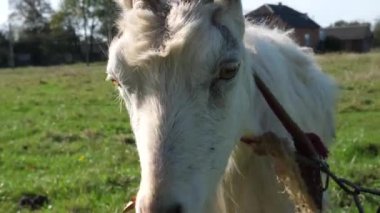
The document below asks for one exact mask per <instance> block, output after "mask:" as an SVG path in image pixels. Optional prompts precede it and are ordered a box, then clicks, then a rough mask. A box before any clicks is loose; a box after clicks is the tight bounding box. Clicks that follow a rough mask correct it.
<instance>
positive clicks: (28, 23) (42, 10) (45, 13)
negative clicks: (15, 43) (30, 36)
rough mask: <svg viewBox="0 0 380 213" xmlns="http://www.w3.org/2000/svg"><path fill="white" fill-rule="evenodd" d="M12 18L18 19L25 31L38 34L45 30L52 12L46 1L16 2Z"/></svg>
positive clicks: (26, 0)
mask: <svg viewBox="0 0 380 213" xmlns="http://www.w3.org/2000/svg"><path fill="white" fill-rule="evenodd" d="M13 4H14V8H15V11H14V14H13V16H15V17H18V18H20V20H21V22H22V26H23V28H24V30H25V31H28V32H31V33H39V32H41V31H42V30H44V29H45V27H46V26H47V24H48V22H49V17H50V15H51V14H52V12H53V10H52V8H51V6H50V4H49V3H48V2H47V1H46V0H17V1H15V2H14V3H13Z"/></svg>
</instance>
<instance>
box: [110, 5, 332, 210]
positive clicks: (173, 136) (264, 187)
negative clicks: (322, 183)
mask: <svg viewBox="0 0 380 213" xmlns="http://www.w3.org/2000/svg"><path fill="white" fill-rule="evenodd" d="M127 1H128V0H127ZM123 2H124V3H123V4H124V6H125V5H128V6H129V7H130V6H131V5H132V4H131V3H129V4H127V3H125V2H126V1H123ZM230 4H238V5H235V6H234V5H229V6H228V7H227V6H226V5H224V4H223V2H222V4H219V3H208V4H205V5H204V4H200V3H196V4H187V3H183V4H182V3H173V7H172V9H171V11H170V13H169V14H168V15H167V16H166V17H164V18H163V17H161V16H157V15H156V14H154V13H153V12H151V11H149V10H147V9H130V8H125V10H124V12H123V18H122V19H121V20H120V31H121V33H122V35H121V36H120V38H118V39H116V40H115V41H114V42H113V43H112V45H111V47H110V59H109V63H108V67H107V74H108V76H109V78H111V79H115V80H118V81H119V82H120V84H121V86H120V87H119V91H120V94H121V96H122V97H123V99H124V100H125V103H126V107H127V109H128V111H129V114H130V118H131V119H130V120H131V125H132V128H133V131H134V134H135V137H136V142H137V149H138V153H139V156H140V163H141V169H142V171H141V175H142V177H141V184H140V191H139V193H138V201H137V212H143V213H154V212H163V211H164V209H168V207H169V206H171V205H173V204H175V203H180V204H181V205H182V207H183V212H186V213H187V212H199V213H202V212H203V213H206V212H218V213H219V212H226V213H234V212H238V213H244V212H247V213H248V212H249V213H251V212H293V211H294V205H293V204H292V203H291V202H290V201H289V199H288V198H287V196H286V195H285V194H284V192H283V189H282V188H281V186H280V185H279V184H278V183H277V181H276V177H275V174H274V170H273V168H272V165H271V160H270V159H269V158H268V157H263V156H257V155H255V154H254V153H253V152H252V151H251V150H250V148H249V147H247V145H245V144H241V143H239V139H240V137H242V136H243V135H246V134H253V135H261V134H263V133H265V132H267V131H272V132H275V133H276V134H277V135H279V136H280V137H286V138H289V139H290V137H289V135H288V134H287V133H286V131H285V130H284V128H283V127H282V126H281V124H280V123H279V121H278V120H277V118H276V117H275V116H274V115H273V113H272V112H271V110H270V109H269V108H268V106H267V104H266V102H265V101H264V100H263V98H262V97H261V94H260V93H259V92H258V90H257V88H256V86H255V84H254V81H253V78H252V74H253V73H257V74H258V75H259V76H260V77H261V78H262V79H263V80H264V81H265V83H266V84H267V86H268V87H269V88H270V89H271V91H272V92H273V93H274V94H275V96H276V97H277V98H278V99H279V101H280V102H281V104H282V105H283V106H284V107H285V109H286V110H287V111H288V113H289V114H290V115H291V116H292V118H293V119H294V120H295V121H296V122H297V123H298V124H299V125H300V126H301V127H302V128H303V130H304V131H307V132H314V133H316V134H318V135H319V136H320V137H321V138H322V139H323V141H325V142H329V141H331V140H332V138H333V136H334V116H333V114H334V103H335V90H336V89H335V86H334V83H333V82H332V81H331V80H330V79H329V78H328V77H327V76H326V75H325V74H323V73H322V72H321V71H320V68H319V67H318V66H317V65H316V63H315V61H314V59H313V58H312V55H311V54H306V53H304V52H303V51H302V49H301V48H300V47H298V46H297V45H296V44H295V43H294V42H293V41H292V40H291V39H290V38H289V37H288V36H287V35H286V34H285V33H282V32H277V31H271V30H267V29H264V28H261V27H255V26H251V25H249V24H246V28H245V34H244V35H243V31H244V30H243V29H244V28H242V27H243V26H244V22H243V21H242V18H239V17H242V14H241V5H240V2H239V1H230ZM220 8H221V9H222V12H220V13H217V12H215V11H217V10H218V9H220ZM231 8H232V9H231ZM213 21H217V22H218V23H219V24H222V25H224V26H226V27H227V28H228V29H229V30H230V31H231V34H232V35H233V36H234V38H235V39H237V41H238V46H235V47H234V48H233V49H231V48H226V46H225V44H226V42H225V40H224V38H223V36H222V34H221V33H220V31H219V30H218V28H217V27H215V26H214V24H215V23H213ZM165 33H168V35H169V36H167V37H165V35H166V34H165ZM243 37H244V38H243ZM226 59H229V60H230V59H234V60H238V61H240V62H241V66H240V70H239V72H238V74H237V76H236V77H235V78H234V79H232V80H230V81H221V80H219V81H217V82H218V83H217V84H216V86H215V87H216V88H217V89H215V88H214V87H212V88H211V87H210V85H211V83H212V82H213V80H215V79H216V78H217V76H218V73H219V72H218V70H219V67H220V66H222V65H223V61H224V60H226ZM214 89H215V90H214ZM215 91H217V92H215Z"/></svg>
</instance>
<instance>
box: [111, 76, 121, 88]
mask: <svg viewBox="0 0 380 213" xmlns="http://www.w3.org/2000/svg"><path fill="white" fill-rule="evenodd" d="M111 82H112V84H113V85H115V86H116V87H120V83H119V81H118V80H116V79H114V78H113V79H111Z"/></svg>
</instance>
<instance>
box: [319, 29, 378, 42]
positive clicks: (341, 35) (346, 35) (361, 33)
mask: <svg viewBox="0 0 380 213" xmlns="http://www.w3.org/2000/svg"><path fill="white" fill-rule="evenodd" d="M323 31H324V34H325V36H330V37H335V38H338V39H341V40H357V39H365V38H368V37H371V36H372V34H371V30H370V27H369V25H360V26H347V27H328V28H325V29H323Z"/></svg>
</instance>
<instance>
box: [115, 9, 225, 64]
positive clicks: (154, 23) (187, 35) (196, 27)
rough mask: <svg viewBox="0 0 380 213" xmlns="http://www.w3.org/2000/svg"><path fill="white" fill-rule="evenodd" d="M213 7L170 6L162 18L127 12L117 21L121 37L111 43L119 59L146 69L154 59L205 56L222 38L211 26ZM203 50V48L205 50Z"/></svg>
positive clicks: (142, 11) (141, 12)
mask: <svg viewBox="0 0 380 213" xmlns="http://www.w3.org/2000/svg"><path fill="white" fill-rule="evenodd" d="M214 11H215V6H213V7H211V6H209V7H198V6H197V5H191V4H178V5H177V6H173V7H172V9H171V10H170V12H169V13H168V14H167V15H165V16H160V15H157V14H154V13H152V12H150V11H147V10H136V11H134V10H131V11H127V12H126V13H125V14H124V16H123V18H122V19H121V20H120V25H119V28H120V31H121V37H120V38H118V39H117V42H114V43H115V45H112V46H117V48H111V49H110V51H118V52H119V55H121V56H122V58H124V59H125V60H126V62H127V63H128V64H131V65H146V64H147V61H151V59H153V60H156V59H157V58H159V59H162V58H170V59H171V60H173V57H184V56H190V55H197V54H198V55H199V54H202V53H204V54H207V53H209V52H210V51H211V52H212V51H215V50H214V49H218V47H219V46H220V43H221V42H220V40H219V39H222V37H221V36H220V34H219V33H218V31H217V29H216V28H214V27H213V25H212V14H213V12H214ZM206 47H207V48H206Z"/></svg>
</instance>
